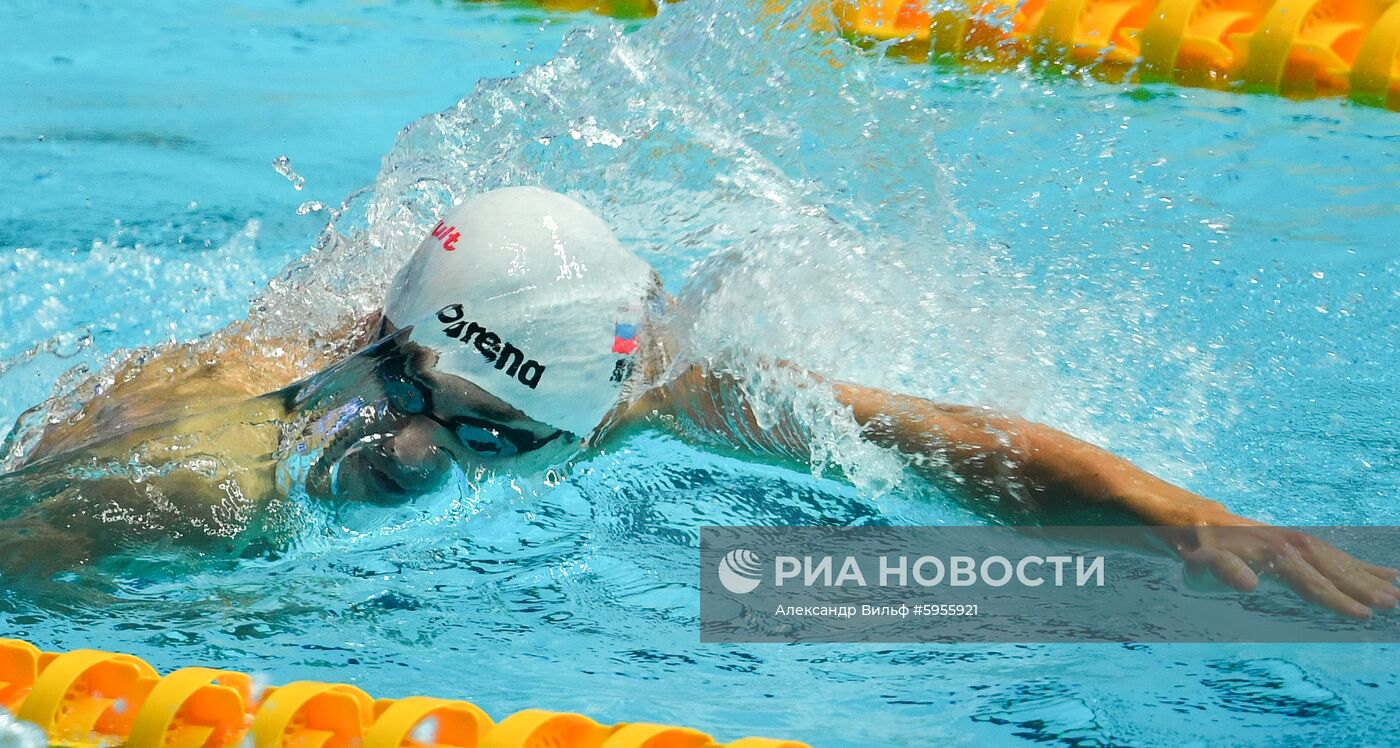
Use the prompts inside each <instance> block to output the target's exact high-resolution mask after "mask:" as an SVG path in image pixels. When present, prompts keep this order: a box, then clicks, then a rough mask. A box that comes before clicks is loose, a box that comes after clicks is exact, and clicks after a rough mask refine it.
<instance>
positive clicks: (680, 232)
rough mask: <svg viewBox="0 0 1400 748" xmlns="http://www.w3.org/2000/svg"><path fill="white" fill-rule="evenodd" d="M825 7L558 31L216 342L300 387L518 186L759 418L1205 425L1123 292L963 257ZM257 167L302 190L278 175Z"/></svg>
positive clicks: (844, 447) (415, 148) (892, 85)
mask: <svg viewBox="0 0 1400 748" xmlns="http://www.w3.org/2000/svg"><path fill="white" fill-rule="evenodd" d="M825 7H826V5H825V4H824V3H811V4H810V5H809V4H803V3H792V4H790V6H788V7H787V8H786V9H784V10H783V11H782V12H778V13H776V14H775V13H773V12H771V9H770V8H767V7H765V6H764V4H761V3H756V2H753V3H719V2H706V1H705V0H700V2H692V3H686V4H682V5H677V6H667V7H666V8H665V12H663V13H662V14H661V15H660V17H659V18H658V19H657V20H656V21H655V22H653V23H650V24H648V25H646V26H645V27H643V28H642V29H640V30H638V31H636V32H635V33H630V34H624V33H623V32H622V31H621V30H620V28H618V27H615V26H612V27H607V26H605V27H595V28H586V29H581V30H579V31H576V32H574V33H573V34H572V35H571V36H570V37H569V38H568V39H567V40H566V42H565V44H564V45H563V47H562V48H561V50H560V51H559V53H558V54H557V55H556V57H555V58H554V59H553V60H551V61H550V62H548V63H547V64H544V65H541V66H539V67H536V68H532V69H528V70H525V71H523V72H521V73H520V74H519V75H517V76H515V77H513V78H509V79H503V80H488V81H483V82H481V83H480V84H478V86H477V88H476V90H475V91H474V92H473V93H472V94H471V95H469V96H467V97H466V98H464V99H462V100H461V101H459V102H458V103H457V104H456V105H455V106H453V107H451V108H449V109H448V110H446V111H443V112H439V113H436V114H432V115H429V116H426V117H424V118H422V119H421V120H419V121H418V122H416V123H414V124H413V125H411V126H409V127H408V128H406V129H405V131H404V132H403V133H401V134H400V136H399V138H398V141H397V142H396V144H395V146H394V148H393V149H392V150H391V151H390V152H389V153H388V154H387V155H386V156H385V158H384V162H383V167H382V168H381V171H380V173H379V175H378V177H377V179H376V181H375V183H374V184H373V185H372V186H371V187H370V188H369V189H367V190H365V191H362V192H359V193H356V194H353V195H351V196H350V197H349V198H347V200H346V201H345V202H344V203H342V204H341V205H340V206H339V207H338V208H336V209H334V210H331V211H330V221H329V223H328V225H327V227H326V228H325V230H324V231H323V232H322V233H321V235H320V237H319V238H318V240H317V242H316V244H315V246H313V247H312V248H311V250H310V251H309V252H308V253H307V254H306V255H305V256H303V257H302V258H301V259H300V260H299V261H298V262H296V263H293V264H292V265H291V266H289V267H288V268H286V269H285V270H284V272H283V273H281V274H280V275H279V276H278V277H277V278H275V279H273V280H272V282H271V283H269V284H268V287H267V289H266V290H265V291H264V292H263V293H262V294H260V295H259V296H258V297H257V298H256V300H255V301H254V303H253V307H252V309H251V322H250V324H249V325H247V326H244V327H242V328H240V329H239V331H238V334H239V335H242V336H245V337H247V338H249V339H251V340H252V341H253V343H254V344H255V345H264V346H269V347H273V346H276V347H280V348H282V349H283V350H284V351H285V354H286V357H287V358H289V359H291V366H292V368H294V369H296V370H298V371H302V372H304V373H310V372H312V371H315V370H316V369H318V368H321V367H323V366H325V365H327V364H328V363H330V362H331V361H333V360H335V359H336V358H338V357H339V356H342V355H344V354H345V353H346V352H348V350H347V348H346V345H344V344H343V343H344V341H338V340H335V339H332V338H330V337H328V336H326V334H325V332H324V331H328V330H335V329H342V328H345V327H346V326H347V322H348V321H349V320H353V319H355V318H356V317H359V316H362V315H364V314H366V313H368V312H370V311H372V310H373V309H375V308H377V306H378V304H379V301H380V299H381V298H382V295H383V293H384V291H385V287H386V285H387V283H388V280H389V279H390V278H392V277H393V275H394V272H395V271H396V270H397V268H398V266H399V265H400V263H402V262H403V261H405V260H406V259H407V257H408V256H409V253H410V252H411V251H412V248H413V247H414V246H415V245H416V244H417V242H418V241H419V238H420V237H421V236H422V235H423V234H424V233H425V232H426V231H427V230H428V228H429V227H430V226H431V225H432V223H433V222H434V221H435V220H437V218H438V217H439V216H440V215H441V214H442V213H444V212H445V211H446V210H447V209H448V208H450V207H451V206H452V205H453V204H455V203H457V202H459V201H461V200H463V199H465V198H466V197H468V196H470V195H472V194H475V193H477V192H480V191H483V190H487V189H491V188H495V187H501V186H506V185H513V184H538V185H542V186H547V187H550V188H552V189H556V190H560V191H563V192H566V193H568V194H570V195H572V196H574V197H576V198H578V199H580V200H582V201H583V202H584V203H585V204H587V205H589V206H590V207H592V208H594V209H595V210H597V211H599V212H600V213H601V214H602V215H603V216H604V217H605V219H606V220H608V222H609V223H610V224H611V225H613V226H614V227H615V229H616V230H617V232H618V234H619V235H620V237H621V238H622V239H623V240H624V241H625V242H627V243H628V244H630V245H631V246H632V247H633V248H635V249H636V250H637V251H638V252H639V253H640V254H641V255H642V256H643V257H644V258H646V259H647V260H649V261H650V262H651V263H652V264H653V265H655V266H656V267H657V268H658V270H659V271H660V272H661V273H662V275H663V277H664V278H665V279H666V281H667V283H668V285H669V286H670V287H671V288H672V289H673V291H675V292H676V294H677V296H678V298H679V299H680V300H681V301H682V303H683V308H684V311H683V312H682V313H681V314H680V315H678V316H677V318H676V320H675V321H674V331H675V334H676V335H677V336H678V337H679V338H680V339H682V340H683V341H684V343H683V344H682V345H681V346H680V349H679V350H678V356H679V358H678V366H679V365H683V364H685V363H691V362H703V363H706V364H709V365H711V366H713V367H715V368H720V369H724V370H728V371H731V372H732V373H734V374H735V375H737V376H738V377H739V378H740V379H741V380H742V381H745V382H747V383H748V385H749V390H750V393H751V395H753V397H754V398H755V400H756V404H757V410H758V412H759V413H760V414H761V413H762V412H763V411H764V410H771V409H775V408H790V407H794V404H793V403H792V402H790V399H791V394H790V391H789V390H790V388H788V387H787V386H786V385H782V384H774V382H773V381H771V379H772V378H771V377H770V376H769V375H768V374H765V373H764V371H765V367H764V366H763V363H764V362H769V361H774V360H778V359H783V360H788V361H793V362H796V363H797V364H799V365H801V366H804V367H806V368H809V369H812V370H815V371H818V372H821V373H823V374H826V375H829V376H832V377H836V378H840V379H846V380H854V381H860V382H864V383H867V384H871V385H875V386H881V387H885V388H889V389H894V390H899V391H903V392H907V393H910V394H916V395H923V396H927V397H930V398H935V399H939V400H945V401H948V400H951V401H956V402H966V403H973V404H983V405H992V406H996V407H1000V408H1003V409H1006V410H1010V411H1015V412H1021V413H1025V414H1028V415H1032V416H1035V417H1039V418H1042V419H1045V420H1048V421H1050V422H1052V423H1055V424H1057V425H1061V426H1066V427H1070V428H1072V430H1074V431H1075V432H1076V433H1079V434H1082V435H1085V436H1086V437H1087V438H1090V439H1091V440H1094V441H1099V442H1110V441H1118V439H1117V438H1116V437H1117V435H1116V434H1114V433H1113V426H1112V424H1114V423H1122V422H1124V421H1131V420H1135V419H1136V420H1143V419H1148V420H1150V419H1152V418H1158V420H1160V421H1162V422H1163V427H1162V428H1161V429H1158V431H1157V433H1159V434H1161V435H1163V437H1162V438H1164V439H1167V438H1170V439H1173V440H1175V442H1177V443H1176V444H1173V445H1172V446H1180V444H1189V443H1193V442H1196V441H1199V440H1198V439H1197V434H1196V433H1195V431H1194V430H1193V427H1192V425H1191V424H1193V423H1200V422H1204V421H1205V420H1206V419H1207V418H1208V414H1209V413H1211V412H1213V411H1216V410H1218V408H1215V407H1214V406H1215V403H1213V402H1212V398H1213V397H1214V395H1212V394H1211V393H1212V392H1215V391H1216V390H1210V389H1209V388H1210V387H1212V386H1214V385H1211V384H1210V383H1213V382H1222V381H1224V379H1225V377H1223V376H1221V375H1220V373H1219V372H1217V371H1215V369H1214V367H1213V366H1212V364H1211V359H1210V356H1209V355H1208V352H1206V351H1202V350H1200V349H1187V348H1185V347H1184V346H1180V345H1178V344H1177V343H1176V342H1175V341H1173V340H1170V339H1165V338H1161V337H1160V335H1161V333H1160V332H1153V333H1152V334H1153V335H1156V336H1158V339H1155V340H1152V341H1151V342H1150V343H1148V344H1145V345H1144V344H1143V343H1142V341H1144V340H1146V339H1147V337H1148V333H1147V332H1146V330H1147V329H1149V328H1150V327H1151V319H1150V316H1151V310H1150V309H1148V308H1146V305H1145V301H1144V299H1145V296H1144V294H1143V293H1142V292H1141V291H1139V290H1137V289H1136V288H1135V286H1134V285H1133V284H1132V283H1128V284H1124V285H1122V286H1120V287H1117V288H1115V289H1114V291H1113V293H1112V294H1111V295H1104V296H1095V295H1093V294H1091V293H1087V292H1086V289H1085V288H1084V287H1083V284H1081V283H1079V282H1078V281H1075V280H1073V279H1074V277H1075V275H1076V273H1077V271H1076V269H1075V267H1074V266H1073V264H1072V263H1071V262H1068V261H1067V262H1066V264H1065V265H1064V266H1062V267H1059V268H1053V269H1052V270H1051V271H1050V272H1048V273H1047V272H1046V271H1045V270H1044V269H1043V268H1042V269H1036V268H1030V267H1027V266H1026V265H1025V263H1024V261H1023V260H1021V259H1020V258H1019V257H1017V256H1016V253H1015V252H1014V251H1013V248H1011V247H1008V246H1006V245H1002V244H998V243H996V242H989V241H986V240H984V239H981V238H979V237H978V234H977V228H976V227H975V226H974V225H973V224H972V222H971V221H969V220H968V219H967V218H966V216H965V215H964V211H963V210H962V208H961V207H960V206H959V205H958V203H957V201H956V200H954V199H953V198H952V197H951V196H950V190H951V188H953V187H954V186H955V185H956V184H957V182H958V179H959V173H958V171H957V169H958V168H961V167H960V165H959V164H957V163H956V162H952V161H950V160H949V159H947V158H945V157H943V156H942V155H941V154H940V152H939V149H938V147H937V141H938V138H939V136H940V134H941V133H944V132H945V131H947V130H948V129H949V127H950V125H949V118H950V116H951V114H950V112H949V111H948V110H947V109H946V106H945V104H944V97H943V96H942V94H941V86H942V85H944V82H943V81H942V80H941V79H940V78H939V77H938V76H934V75H910V74H909V72H910V68H908V67H905V66H901V65H899V64H898V63H893V62H890V61H888V60H885V59H883V58H882V56H881V55H880V53H879V51H878V50H876V51H873V52H871V51H862V50H860V49H857V48H855V47H852V46H851V45H849V44H847V43H846V42H845V41H844V40H842V39H840V38H838V37H836V36H833V35H828V34H817V33H812V32H811V31H810V27H809V26H808V25H807V23H806V21H805V20H804V19H806V18H807V17H808V16H809V15H810V14H812V13H822V12H829V11H824V10H823V8H825ZM1011 84H1012V85H1017V86H1021V87H1026V86H1035V85H1038V84H1036V83H1035V81H1034V80H1033V79H1030V78H1025V79H1011ZM998 85H999V84H998ZM989 94H990V95H991V96H992V97H993V98H994V97H995V96H997V95H998V94H999V91H998V89H995V88H993V89H992V90H990V91H989ZM1100 145H1111V143H1109V144H1102V143H1101V144H1100ZM274 168H275V169H277V171H278V172H279V173H281V174H283V175H284V176H286V177H287V178H288V179H289V180H291V181H292V183H293V185H294V186H296V187H297V188H300V187H301V186H302V184H303V183H304V182H303V180H302V179H301V178H300V176H299V175H297V174H296V172H295V171H294V170H293V169H292V166H291V164H290V161H289V160H288V159H287V158H286V157H285V156H283V157H279V158H278V159H277V160H276V161H275V162H274ZM318 206H319V203H315V201H310V202H308V203H307V204H306V205H304V206H303V207H304V208H305V209H306V211H307V212H312V211H315V210H316V209H317V207H318ZM1164 209H1165V208H1164ZM1109 230H1111V229H1110V228H1106V229H1105V232H1108V231H1109ZM758 299H762V303H761V304H760V303H758V302H757V301H756V300H758ZM1068 331H1072V333H1069V332H1068ZM318 336H319V338H320V339H317V337H318ZM1070 338H1072V339H1070ZM218 340H219V339H218V336H215V338H214V342H211V343H209V344H208V345H209V346H211V353H212V354H213V355H217V353H218V346H219V345H220V343H219V342H218ZM286 341H297V343H298V344H297V345H295V346H287V345H285V343H286ZM312 341H314V343H313V342H312ZM1133 344H1136V345H1137V346H1138V348H1139V350H1140V351H1141V355H1140V356H1138V357H1137V358H1139V359H1142V358H1145V359H1148V360H1149V361H1150V360H1153V359H1159V360H1161V362H1162V364H1163V366H1168V367H1175V368H1177V369H1181V370H1183V371H1185V372H1186V374H1187V376H1184V377H1182V378H1181V379H1180V380H1179V381H1180V382H1181V383H1182V384H1181V386H1182V387H1183V388H1185V389H1186V390H1190V391H1187V392H1177V393H1175V394H1176V395H1177V398H1176V399H1177V401H1178V402H1181V403H1187V404H1188V405H1187V406H1186V407H1185V408H1177V409H1175V410H1174V411H1172V412H1171V413H1168V414H1157V413H1156V405H1155V403H1154V402H1152V401H1151V400H1152V399H1153V398H1157V397H1159V396H1160V395H1161V394H1162V393H1161V392H1160V391H1154V392H1151V393H1150V394H1151V396H1152V397H1151V398H1149V397H1148V396H1147V395H1146V394H1143V393H1144V392H1145V391H1144V389H1143V388H1142V387H1140V386H1138V385H1137V384H1135V382H1136V380H1137V379H1138V375H1137V374H1136V373H1135V369H1137V368H1140V366H1139V364H1140V361H1126V360H1124V359H1115V358H1113V357H1111V356H1096V355H1094V354H1095V352H1102V351H1113V350H1122V349H1123V348H1124V347H1125V346H1127V345H1133ZM1203 388H1204V389H1203ZM1217 389H1218V388H1217ZM803 397H804V398H807V399H808V400H809V401H808V402H806V403H805V404H804V405H802V406H800V409H801V410H802V412H803V413H804V416H803V419H804V420H805V421H806V422H807V425H808V426H810V428H811V431H812V433H813V434H814V435H815V436H814V439H815V441H816V442H817V443H816V444H815V449H814V452H815V455H816V457H817V460H816V465H817V468H818V469H819V470H820V469H821V468H823V467H824V466H830V467H835V468H839V469H840V471H842V472H844V474H846V475H847V477H849V478H853V479H858V481H859V482H860V483H861V485H862V486H864V487H866V488H868V489H869V490H872V491H879V490H882V487H888V486H891V485H897V484H899V483H900V481H901V480H902V473H901V470H900V469H899V466H898V463H897V462H896V461H891V460H888V459H882V458H881V457H880V455H878V454H876V453H873V452H872V451H871V449H870V448H869V447H868V446H867V445H865V444H864V443H863V442H862V441H861V440H860V439H859V438H858V435H857V434H856V432H855V430H854V427H853V425H851V424H850V423H849V420H848V419H844V418H842V417H841V416H840V412H839V411H840V409H839V408H838V407H837V406H836V404H835V403H834V402H833V401H832V400H831V398H830V397H825V398H823V396H822V394H821V393H820V392H819V391H812V392H808V393H805V394H804V395H803ZM1183 411H1184V412H1183ZM1168 422H1169V425H1167V424H1168ZM1157 451H1162V452H1165V451H1169V450H1165V449H1159V450H1157Z"/></svg>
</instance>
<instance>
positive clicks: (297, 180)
mask: <svg viewBox="0 0 1400 748" xmlns="http://www.w3.org/2000/svg"><path fill="white" fill-rule="evenodd" d="M272 168H273V170H274V171H276V172H277V173H278V174H281V175H282V176H284V177H286V178H287V181H288V182H291V183H292V189H294V190H296V191H297V192H300V191H301V190H302V188H304V187H306V179H305V178H304V177H302V176H301V175H300V174H298V173H297V172H296V170H295V169H293V168H292V160H291V159H289V158H287V157H286V156H285V155H282V156H278V157H277V158H274V159H272Z"/></svg>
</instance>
